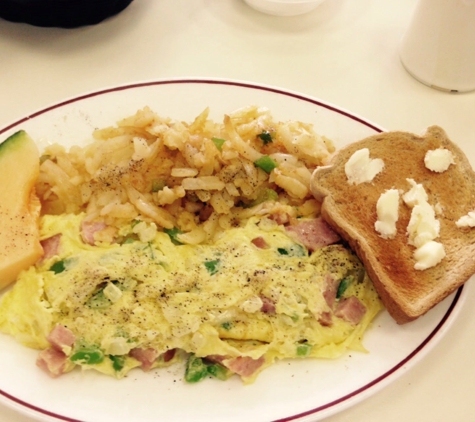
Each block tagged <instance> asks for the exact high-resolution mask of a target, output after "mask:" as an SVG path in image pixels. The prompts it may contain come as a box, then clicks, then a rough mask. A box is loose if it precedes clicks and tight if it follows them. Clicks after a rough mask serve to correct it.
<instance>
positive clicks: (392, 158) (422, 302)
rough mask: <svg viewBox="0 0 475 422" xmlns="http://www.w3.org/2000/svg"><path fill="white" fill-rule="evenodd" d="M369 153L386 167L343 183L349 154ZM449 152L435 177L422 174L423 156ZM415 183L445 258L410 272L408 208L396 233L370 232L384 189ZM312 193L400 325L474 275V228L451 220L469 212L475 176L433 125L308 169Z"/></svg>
mask: <svg viewBox="0 0 475 422" xmlns="http://www.w3.org/2000/svg"><path fill="white" fill-rule="evenodd" d="M361 148H368V149H369V151H370V157H371V158H381V159H383V161H384V163H385V167H384V169H383V171H382V172H381V173H379V174H378V175H376V177H375V178H374V179H373V180H372V181H371V182H365V183H361V184H358V185H350V183H349V182H348V179H347V176H346V174H345V163H346V162H347V161H348V159H349V158H350V157H351V155H352V154H353V153H354V152H355V151H357V150H359V149H361ZM437 148H445V149H448V150H450V151H452V154H453V156H454V160H455V164H452V165H450V167H449V168H448V170H446V171H445V172H442V173H435V172H433V171H431V170H429V169H427V168H426V166H425V164H424V157H425V154H426V152H427V151H428V150H433V149H437ZM408 178H409V179H413V180H415V181H416V183H421V184H422V185H423V186H424V188H425V190H426V192H427V194H428V197H429V199H428V202H429V203H430V204H431V205H433V206H435V205H436V204H437V209H440V210H441V211H440V212H439V213H436V218H437V219H438V220H439V221H440V235H439V238H437V239H436V241H438V242H441V243H442V244H443V245H444V248H445V252H446V256H445V258H444V259H443V260H442V261H441V262H440V263H439V264H438V265H436V266H435V267H432V268H428V269H426V270H423V271H421V270H415V269H414V264H415V260H414V258H413V253H414V250H415V248H414V246H411V245H409V244H408V236H407V232H406V228H407V225H408V223H409V219H410V215H411V208H409V207H408V206H406V205H405V204H404V203H403V202H402V201H400V205H399V219H398V221H397V223H396V228H397V234H396V236H395V237H394V238H393V239H383V238H382V237H381V236H380V235H379V233H378V232H377V231H376V230H375V229H374V224H375V222H376V220H377V215H376V203H377V201H378V199H379V197H380V195H381V194H382V193H383V192H385V191H386V190H387V189H398V190H400V191H403V192H407V191H408V190H409V189H410V187H411V185H410V184H409V182H408V181H407V179H408ZM310 186H311V190H312V193H313V194H314V196H315V197H316V198H317V199H320V200H322V201H323V202H322V216H323V218H324V219H325V220H326V221H327V222H328V223H329V224H330V226H332V228H333V229H334V230H335V231H336V232H338V233H339V234H340V236H341V237H342V238H343V239H345V240H346V241H347V242H348V243H349V245H350V246H351V248H352V249H353V250H354V251H355V253H356V254H357V255H358V257H359V258H360V260H361V261H362V262H363V264H364V265H365V267H366V270H367V272H368V274H369V276H370V277H371V279H372V281H373V283H374V285H375V288H376V289H377V291H378V293H379V295H380V296H381V299H382V301H383V303H384V304H385V306H386V309H387V310H388V312H389V313H390V315H391V316H392V317H393V318H394V319H395V320H396V321H397V322H398V323H399V324H404V323H407V322H409V321H412V320H414V319H416V318H418V317H420V316H421V315H423V314H425V313H426V312H427V311H429V310H430V309H431V308H432V307H433V306H435V305H436V304H437V303H439V302H440V301H442V300H443V299H444V298H445V297H447V296H448V295H449V294H450V293H452V292H453V291H455V290H456V289H457V288H458V287H460V286H461V285H462V284H463V283H465V281H467V280H468V279H469V278H470V277H471V276H472V275H473V274H474V273H475V228H459V227H457V226H456V225H455V222H456V221H457V220H458V219H459V218H460V217H462V216H464V215H466V214H467V213H468V212H469V211H473V210H475V173H474V171H473V170H472V168H471V165H470V163H469V161H468V159H467V157H466V156H465V154H464V153H463V151H462V150H461V149H460V148H459V147H458V146H457V145H456V144H454V143H453V142H451V141H450V139H449V138H448V137H447V135H446V133H445V131H444V130H443V129H442V128H440V127H438V126H431V127H429V128H428V129H427V132H426V134H425V135H423V136H417V135H414V134H411V133H407V132H384V133H381V134H377V135H374V136H371V137H369V138H366V139H363V140H361V141H358V142H356V143H353V144H350V145H348V146H346V147H345V148H343V149H341V150H339V151H337V152H336V153H335V155H334V156H333V157H332V159H331V161H330V164H329V165H328V166H325V167H319V168H317V169H316V170H315V172H314V173H313V175H312V179H311V184H310Z"/></svg>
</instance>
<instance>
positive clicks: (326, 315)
mask: <svg viewBox="0 0 475 422" xmlns="http://www.w3.org/2000/svg"><path fill="white" fill-rule="evenodd" d="M318 322H319V323H320V325H322V326H323V327H331V326H332V325H333V319H332V313H331V312H322V313H321V314H320V317H319V318H318Z"/></svg>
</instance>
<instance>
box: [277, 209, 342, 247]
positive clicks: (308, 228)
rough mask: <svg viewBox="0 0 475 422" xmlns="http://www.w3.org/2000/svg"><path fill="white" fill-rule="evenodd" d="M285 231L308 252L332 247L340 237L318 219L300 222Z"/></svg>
mask: <svg viewBox="0 0 475 422" xmlns="http://www.w3.org/2000/svg"><path fill="white" fill-rule="evenodd" d="M286 230H287V233H288V234H289V235H290V236H291V237H292V238H294V239H295V240H296V241H297V242H300V243H302V245H304V246H305V247H306V248H307V249H308V250H309V251H314V250H316V249H319V248H321V247H323V246H328V245H332V244H333V243H336V242H338V241H339V240H340V236H339V235H338V234H337V233H336V232H334V231H333V230H332V228H331V227H330V226H329V225H328V224H327V223H326V222H325V221H324V220H323V219H322V218H320V217H319V218H314V219H312V220H304V221H300V222H298V223H297V224H293V225H290V226H287V227H286Z"/></svg>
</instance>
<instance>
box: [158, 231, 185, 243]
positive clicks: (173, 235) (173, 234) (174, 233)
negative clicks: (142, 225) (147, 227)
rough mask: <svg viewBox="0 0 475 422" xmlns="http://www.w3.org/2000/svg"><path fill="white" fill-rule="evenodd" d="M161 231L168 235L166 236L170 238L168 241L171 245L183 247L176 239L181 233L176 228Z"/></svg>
mask: <svg viewBox="0 0 475 422" xmlns="http://www.w3.org/2000/svg"><path fill="white" fill-rule="evenodd" d="M163 231H164V232H165V233H166V234H168V236H170V240H171V241H172V243H173V244H175V245H183V243H181V242H180V241H179V240H178V237H177V236H178V235H179V234H181V233H183V232H182V231H181V230H180V229H179V228H178V227H173V229H163Z"/></svg>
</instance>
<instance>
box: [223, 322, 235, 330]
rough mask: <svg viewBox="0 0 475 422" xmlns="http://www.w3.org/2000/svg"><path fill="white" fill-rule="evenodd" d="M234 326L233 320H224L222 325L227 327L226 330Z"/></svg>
mask: <svg viewBox="0 0 475 422" xmlns="http://www.w3.org/2000/svg"><path fill="white" fill-rule="evenodd" d="M232 326H233V324H232V322H223V323H222V324H221V327H222V328H223V329H225V330H226V331H229V330H230V329H231V327H232Z"/></svg>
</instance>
